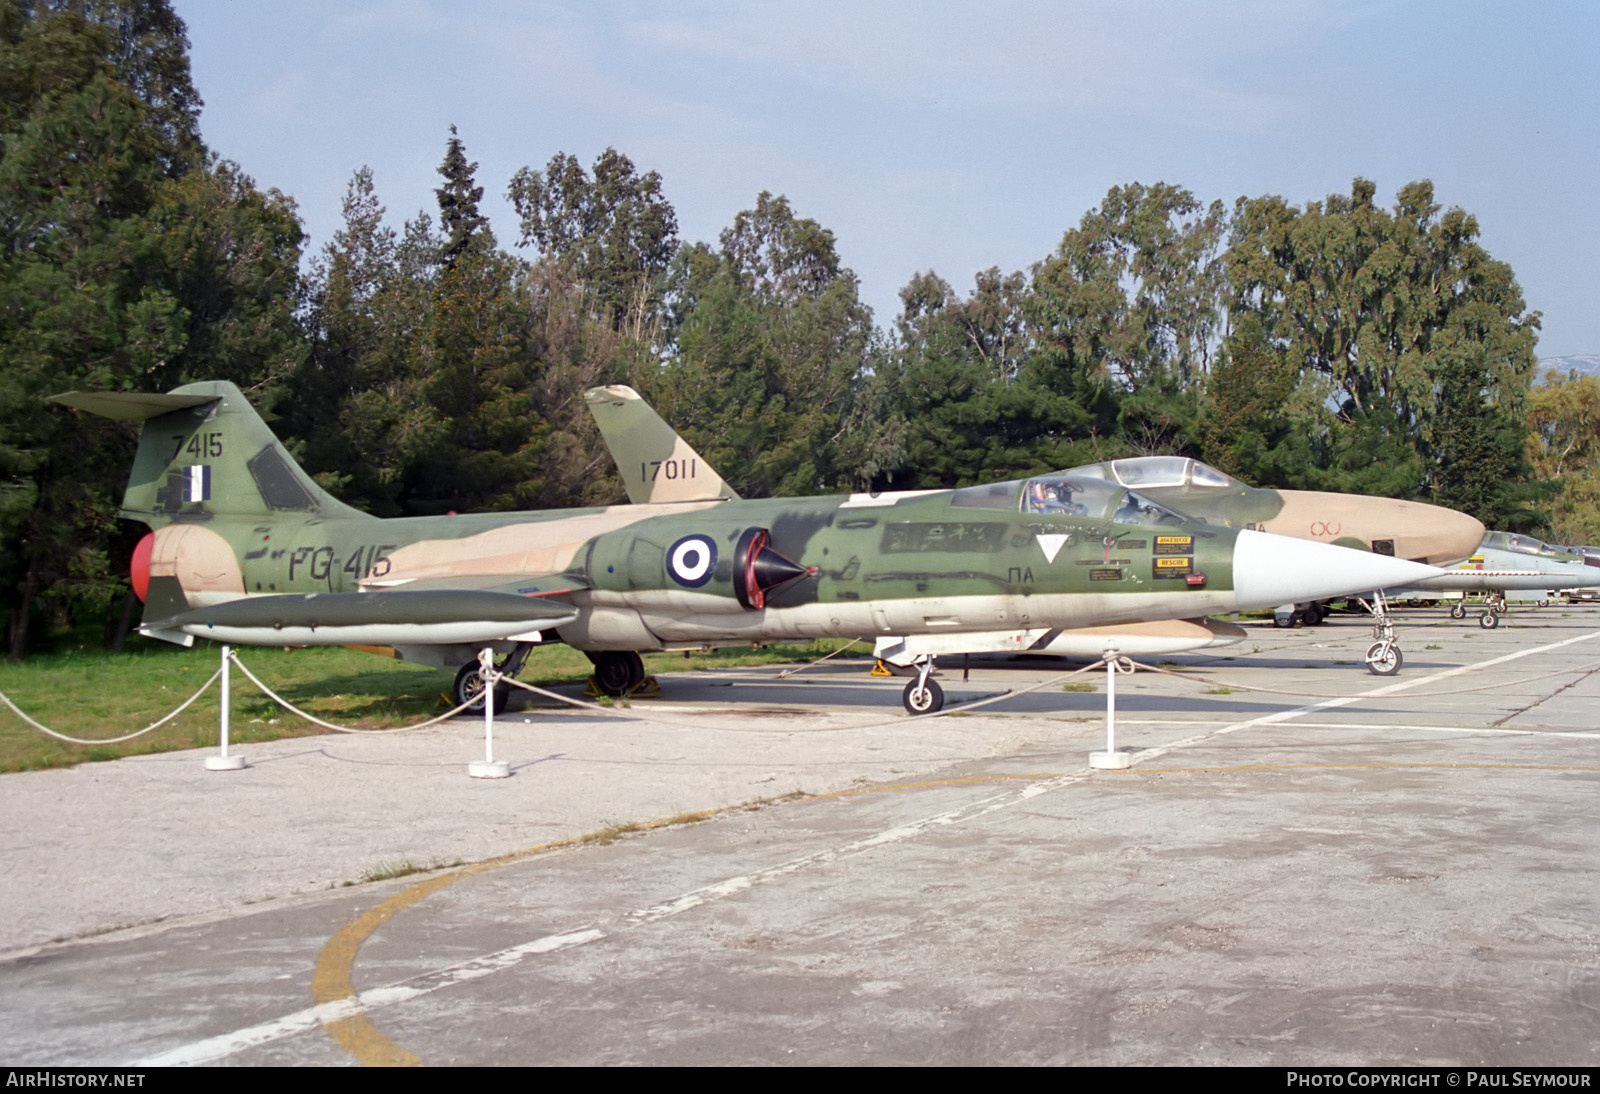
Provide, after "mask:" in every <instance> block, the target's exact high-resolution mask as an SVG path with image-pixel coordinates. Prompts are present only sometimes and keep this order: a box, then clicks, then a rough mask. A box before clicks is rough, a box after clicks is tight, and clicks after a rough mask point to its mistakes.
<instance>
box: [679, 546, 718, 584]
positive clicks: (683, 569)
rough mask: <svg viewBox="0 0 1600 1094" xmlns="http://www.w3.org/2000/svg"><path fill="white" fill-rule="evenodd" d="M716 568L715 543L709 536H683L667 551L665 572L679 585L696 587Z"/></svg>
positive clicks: (705, 580)
mask: <svg viewBox="0 0 1600 1094" xmlns="http://www.w3.org/2000/svg"><path fill="white" fill-rule="evenodd" d="M716 568H717V545H716V543H715V542H714V541H713V540H712V538H711V537H710V536H701V535H693V536H684V537H683V538H682V539H680V540H679V541H678V542H676V543H674V544H673V545H672V546H671V548H669V549H668V551H667V573H669V574H671V575H672V580H674V581H676V582H677V583H678V584H679V585H687V586H688V587H689V588H691V589H698V588H699V587H700V586H702V585H704V584H705V583H706V582H708V581H710V580H711V575H712V573H713V572H714V571H715V570H716Z"/></svg>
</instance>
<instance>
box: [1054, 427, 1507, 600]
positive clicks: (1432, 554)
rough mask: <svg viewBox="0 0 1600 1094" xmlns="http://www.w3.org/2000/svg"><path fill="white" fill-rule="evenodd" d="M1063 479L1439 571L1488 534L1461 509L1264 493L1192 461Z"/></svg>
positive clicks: (1097, 468)
mask: <svg viewBox="0 0 1600 1094" xmlns="http://www.w3.org/2000/svg"><path fill="white" fill-rule="evenodd" d="M1063 474H1066V475H1071V476H1074V477H1076V478H1083V477H1094V478H1101V479H1106V480H1108V481H1111V482H1116V483H1120V484H1121V485H1123V486H1126V487H1128V488H1130V489H1133V490H1137V491H1138V492H1139V493H1141V494H1143V495H1144V496H1145V497H1148V498H1153V499H1154V500H1156V501H1159V502H1160V503H1161V504H1163V505H1166V506H1169V507H1171V508H1173V509H1177V510H1179V511H1180V512H1183V513H1186V514H1188V515H1189V516H1192V517H1199V518H1200V519H1202V520H1206V521H1210V522H1211V523H1213V524H1221V525H1223V526H1225V527H1228V528H1253V529H1255V530H1256V531H1258V532H1271V533H1273V534H1274V535H1280V536H1293V537H1294V538H1295V539H1309V540H1315V541H1317V542H1319V543H1332V544H1335V545H1337V546H1340V547H1356V548H1360V549H1361V550H1364V551H1374V552H1376V553H1378V554H1380V555H1394V556H1395V557H1396V558H1409V559H1411V560H1413V561H1415V562H1426V563H1428V564H1429V565H1433V566H1438V565H1441V564H1443V563H1447V562H1459V561H1460V560H1461V559H1463V558H1466V557H1467V556H1468V555H1470V554H1471V553H1472V552H1473V549H1474V548H1476V547H1477V546H1478V543H1479V541H1480V540H1481V539H1482V538H1483V533H1484V527H1483V523H1482V522H1481V521H1479V520H1477V519H1476V518H1475V517H1469V516H1467V514H1465V513H1458V512H1456V511H1455V510H1454V509H1446V508H1444V507H1442V506H1438V505H1428V504H1427V503H1425V502H1420V501H1402V500H1400V499H1398V498H1373V497H1366V496H1363V495H1360V494H1333V493H1328V492H1326V491H1322V490H1267V489H1261V488H1259V487H1254V486H1246V485H1245V484H1244V483H1242V482H1240V481H1239V480H1238V479H1235V478H1233V477H1232V476H1230V475H1225V474H1223V473H1222V472H1221V471H1218V470H1217V469H1216V468H1215V467H1212V466H1211V465H1210V464H1205V463H1201V462H1200V461H1199V460H1192V459H1189V458H1187V457H1185V456H1137V457H1134V458H1131V459H1126V460H1108V461H1106V462H1105V463H1095V464H1089V465H1088V466H1085V467H1074V468H1072V469H1071V470H1069V471H1065V472H1063ZM1369 591H1370V590H1369Z"/></svg>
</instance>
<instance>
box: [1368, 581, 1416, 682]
mask: <svg viewBox="0 0 1600 1094" xmlns="http://www.w3.org/2000/svg"><path fill="white" fill-rule="evenodd" d="M1361 604H1362V606H1363V607H1365V608H1366V609H1367V610H1368V611H1370V612H1371V613H1372V637H1373V638H1374V639H1376V641H1375V642H1373V643H1372V645H1370V646H1368V647H1367V671H1368V672H1370V673H1372V675H1374V676H1393V675H1394V674H1395V673H1397V672H1399V671H1400V666H1401V665H1403V664H1404V663H1405V657H1404V656H1403V655H1402V654H1401V652H1400V643H1399V642H1398V641H1397V640H1396V638H1395V634H1394V617H1392V616H1391V615H1390V614H1389V605H1388V604H1387V603H1386V602H1385V601H1384V599H1383V593H1382V592H1381V591H1380V592H1376V593H1373V594H1372V603H1370V604H1368V603H1367V602H1366V601H1365V600H1363V601H1361Z"/></svg>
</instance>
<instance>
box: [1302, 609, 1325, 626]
mask: <svg viewBox="0 0 1600 1094" xmlns="http://www.w3.org/2000/svg"><path fill="white" fill-rule="evenodd" d="M1323 618H1324V614H1323V611H1322V609H1321V608H1320V607H1318V606H1317V605H1315V604H1313V605H1311V607H1309V608H1307V609H1306V610H1305V611H1303V612H1301V613H1300V619H1301V621H1302V622H1304V623H1305V625H1306V626H1308V627H1315V626H1318V625H1320V624H1321V623H1322V620H1323Z"/></svg>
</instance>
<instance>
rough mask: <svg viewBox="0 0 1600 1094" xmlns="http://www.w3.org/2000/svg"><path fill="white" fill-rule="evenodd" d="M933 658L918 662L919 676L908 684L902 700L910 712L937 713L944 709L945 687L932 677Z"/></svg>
mask: <svg viewBox="0 0 1600 1094" xmlns="http://www.w3.org/2000/svg"><path fill="white" fill-rule="evenodd" d="M932 675H933V658H932V657H929V658H927V659H925V660H922V661H919V662H918V663H917V678H916V679H915V680H913V681H911V683H909V684H907V685H906V690H905V693H904V694H903V695H902V696H901V697H900V701H901V702H902V703H904V704H905V708H906V711H907V712H908V713H910V714H935V713H937V712H938V711H941V710H943V709H944V689H943V688H941V687H940V686H939V685H938V683H937V682H936V681H934V680H933V679H931V677H932Z"/></svg>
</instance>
